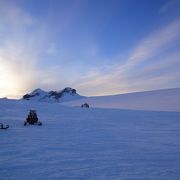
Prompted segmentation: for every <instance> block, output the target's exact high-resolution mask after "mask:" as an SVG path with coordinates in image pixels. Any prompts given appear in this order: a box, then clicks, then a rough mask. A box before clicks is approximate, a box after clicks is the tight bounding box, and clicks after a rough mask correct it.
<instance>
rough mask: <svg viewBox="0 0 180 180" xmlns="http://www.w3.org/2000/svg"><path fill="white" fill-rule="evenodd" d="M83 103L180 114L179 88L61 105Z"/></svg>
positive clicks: (94, 105)
mask: <svg viewBox="0 0 180 180" xmlns="http://www.w3.org/2000/svg"><path fill="white" fill-rule="evenodd" d="M85 102H87V103H88V104H89V105H90V106H91V107H100V108H116V109H132V110H154V111H175V112H176V111H177V112H180V88H174V89H163V90H155V91H146V92H136V93H128V94H120V95H111V96H99V97H98V96H97V97H89V98H85V99H80V100H76V101H71V102H65V103H63V104H64V105H66V106H81V104H83V103H85Z"/></svg>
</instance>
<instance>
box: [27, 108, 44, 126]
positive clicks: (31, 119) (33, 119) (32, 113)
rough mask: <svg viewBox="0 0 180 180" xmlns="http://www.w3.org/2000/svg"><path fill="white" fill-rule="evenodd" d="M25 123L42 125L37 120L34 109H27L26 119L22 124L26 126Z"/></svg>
mask: <svg viewBox="0 0 180 180" xmlns="http://www.w3.org/2000/svg"><path fill="white" fill-rule="evenodd" d="M27 124H30V125H38V126H41V125H42V122H40V121H38V117H37V113H36V111H35V110H30V111H29V114H28V117H27V118H26V121H25V122H24V126H26V125H27Z"/></svg>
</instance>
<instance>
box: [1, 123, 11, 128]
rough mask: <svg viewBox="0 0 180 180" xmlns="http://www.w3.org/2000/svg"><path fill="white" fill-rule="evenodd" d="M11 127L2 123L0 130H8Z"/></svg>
mask: <svg viewBox="0 0 180 180" xmlns="http://www.w3.org/2000/svg"><path fill="white" fill-rule="evenodd" d="M8 128H9V125H4V124H2V123H0V129H8Z"/></svg>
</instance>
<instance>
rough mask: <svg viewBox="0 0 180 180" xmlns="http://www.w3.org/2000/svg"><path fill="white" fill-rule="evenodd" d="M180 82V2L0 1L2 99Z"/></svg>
mask: <svg viewBox="0 0 180 180" xmlns="http://www.w3.org/2000/svg"><path fill="white" fill-rule="evenodd" d="M64 87H72V88H75V89H77V91H78V93H79V94H82V95H87V96H94V95H108V94H119V93H126V92H134V91H144V90H152V89H163V88H173V87H180V0H0V97H10V98H19V97H21V96H22V95H23V94H25V93H27V92H30V91H32V90H33V89H35V88H41V89H44V90H47V91H48V90H61V89H63V88H64Z"/></svg>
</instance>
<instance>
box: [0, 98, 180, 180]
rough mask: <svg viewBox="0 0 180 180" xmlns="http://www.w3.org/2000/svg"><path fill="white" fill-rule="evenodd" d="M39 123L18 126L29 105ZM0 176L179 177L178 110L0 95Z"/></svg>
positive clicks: (29, 179)
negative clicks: (75, 104)
mask: <svg viewBox="0 0 180 180" xmlns="http://www.w3.org/2000/svg"><path fill="white" fill-rule="evenodd" d="M31 108H33V109H37V113H38V116H39V118H40V120H41V121H42V122H43V126H40V127H39V126H27V127H24V126H23V121H24V119H25V118H26V115H27V113H28V110H29V109H31ZM0 122H3V123H8V124H9V125H10V128H9V129H8V130H0V179H2V180H15V179H23V180H32V179H38V180H41V179H42V180H46V179H73V180H81V179H87V180H96V179H97V180H99V179H103V180H104V179H107V180H109V179H111V180H114V179H117V180H119V179H122V180H129V179H138V180H139V179H143V180H144V179H156V180H169V179H171V180H177V179H180V171H179V169H180V130H179V129H180V113H177V112H150V111H149V112H148V111H131V110H118V109H116V110H113V109H96V108H90V109H84V108H78V107H74V108H73V107H63V106H61V105H59V104H58V103H41V102H32V101H31V102H30V101H15V100H14V101H13V100H5V99H4V100H0Z"/></svg>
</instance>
